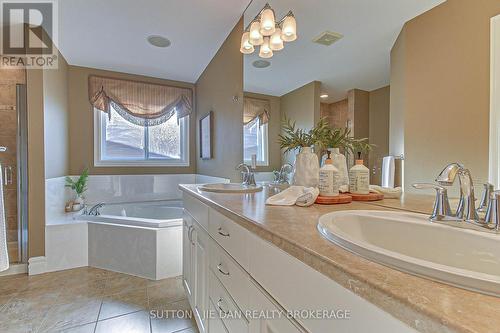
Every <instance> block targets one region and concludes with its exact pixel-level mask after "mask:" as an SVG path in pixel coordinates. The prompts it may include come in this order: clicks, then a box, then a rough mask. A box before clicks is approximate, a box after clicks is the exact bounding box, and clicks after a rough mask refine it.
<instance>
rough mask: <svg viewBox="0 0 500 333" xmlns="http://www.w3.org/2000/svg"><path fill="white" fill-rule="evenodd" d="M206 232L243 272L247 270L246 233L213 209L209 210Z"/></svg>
mask: <svg viewBox="0 0 500 333" xmlns="http://www.w3.org/2000/svg"><path fill="white" fill-rule="evenodd" d="M208 216H209V219H208V220H209V223H208V224H209V225H208V232H209V234H210V236H212V238H213V239H214V240H215V241H216V242H217V243H218V244H219V245H220V246H222V248H224V249H225V250H226V251H227V252H228V253H229V254H230V255H231V256H232V257H233V258H234V259H235V260H236V261H237V262H238V263H239V264H240V265H241V266H242V267H243V268H244V269H245V270H248V262H249V259H248V251H247V245H246V244H247V238H248V231H247V230H246V229H245V228H243V227H241V226H239V225H238V224H237V223H236V222H233V221H231V220H230V219H229V218H227V217H225V216H224V215H222V214H221V213H219V212H217V211H215V210H214V209H209V212H208Z"/></svg>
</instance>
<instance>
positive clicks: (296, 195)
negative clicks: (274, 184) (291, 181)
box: [266, 186, 319, 207]
mask: <svg viewBox="0 0 500 333" xmlns="http://www.w3.org/2000/svg"><path fill="white" fill-rule="evenodd" d="M318 195H319V190H318V189H317V188H315V187H305V186H290V187H289V188H287V189H286V190H284V191H282V192H280V193H278V194H276V195H273V196H272V197H269V198H267V200H266V205H273V206H293V205H297V206H301V207H307V206H311V205H312V204H313V203H314V202H315V201H316V198H317V197H318Z"/></svg>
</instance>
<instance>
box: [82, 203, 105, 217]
mask: <svg viewBox="0 0 500 333" xmlns="http://www.w3.org/2000/svg"><path fill="white" fill-rule="evenodd" d="M104 205H105V203H104V202H101V203H98V204H97V205H94V206H92V208H90V209H89V210H88V211H84V212H83V214H84V215H93V216H99V215H101V212H100V211H99V208H102V207H104Z"/></svg>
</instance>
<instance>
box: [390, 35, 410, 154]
mask: <svg viewBox="0 0 500 333" xmlns="http://www.w3.org/2000/svg"><path fill="white" fill-rule="evenodd" d="M403 31H404V30H403ZM405 83H406V33H404V32H402V33H400V34H399V36H398V38H397V40H396V42H395V43H394V46H393V47H392V49H391V95H390V112H389V154H390V155H393V156H401V155H403V154H404V142H405V140H404V138H405V119H404V114H405V112H404V109H405V103H406V89H407V87H406V84H405Z"/></svg>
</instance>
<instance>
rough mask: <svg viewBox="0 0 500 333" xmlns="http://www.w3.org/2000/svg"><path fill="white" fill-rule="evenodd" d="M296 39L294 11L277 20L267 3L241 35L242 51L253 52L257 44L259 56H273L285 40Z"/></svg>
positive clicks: (244, 52) (282, 46)
mask: <svg viewBox="0 0 500 333" xmlns="http://www.w3.org/2000/svg"><path fill="white" fill-rule="evenodd" d="M296 39H297V21H296V20H295V16H294V15H293V13H292V11H289V12H288V13H287V14H286V15H285V16H284V17H283V18H282V19H281V20H280V21H278V22H276V15H275V14H274V10H273V9H272V8H271V6H270V5H269V4H268V3H266V5H265V6H264V8H262V9H261V11H260V12H259V14H257V16H255V18H254V19H253V20H252V22H250V24H249V25H248V27H247V28H246V29H245V32H244V33H243V35H242V36H241V47H240V52H241V53H243V54H251V53H253V51H254V50H255V46H260V48H259V56H260V57H261V58H271V57H272V56H273V51H279V50H282V49H283V48H284V45H283V42H284V41H285V42H293V41H294V40H296Z"/></svg>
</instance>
